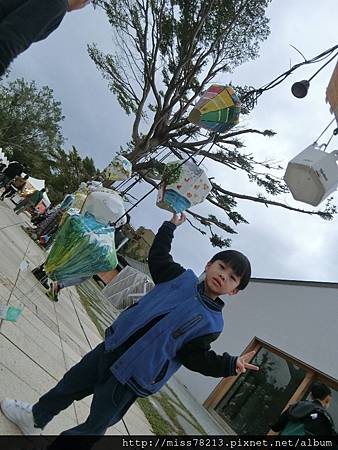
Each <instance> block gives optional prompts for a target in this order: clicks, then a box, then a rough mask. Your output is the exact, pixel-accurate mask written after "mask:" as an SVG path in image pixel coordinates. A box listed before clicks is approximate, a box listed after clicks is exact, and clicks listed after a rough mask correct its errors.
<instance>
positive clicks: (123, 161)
mask: <svg viewBox="0 0 338 450" xmlns="http://www.w3.org/2000/svg"><path fill="white" fill-rule="evenodd" d="M131 172H132V164H131V162H130V161H129V160H128V159H127V158H125V157H124V156H122V155H116V156H114V158H113V159H112V161H111V163H110V164H109V166H108V167H106V168H105V169H104V171H103V173H104V176H105V178H106V179H107V180H109V181H112V182H113V181H123V180H126V179H127V178H130V177H131Z"/></svg>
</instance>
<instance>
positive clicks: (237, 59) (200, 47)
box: [88, 0, 335, 247]
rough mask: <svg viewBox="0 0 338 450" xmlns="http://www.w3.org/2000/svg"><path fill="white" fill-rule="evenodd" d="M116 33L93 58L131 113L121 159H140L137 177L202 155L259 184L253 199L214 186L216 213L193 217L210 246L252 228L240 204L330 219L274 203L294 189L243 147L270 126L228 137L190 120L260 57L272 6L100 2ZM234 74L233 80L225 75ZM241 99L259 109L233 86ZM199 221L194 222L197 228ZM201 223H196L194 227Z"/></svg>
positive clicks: (215, 0)
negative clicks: (215, 90)
mask: <svg viewBox="0 0 338 450" xmlns="http://www.w3.org/2000/svg"><path fill="white" fill-rule="evenodd" d="M94 3H95V5H96V6H98V7H100V8H102V9H103V10H104V11H105V13H106V15H107V17H108V20H109V23H110V25H111V27H112V33H113V42H114V50H113V52H112V53H110V54H104V53H103V52H102V51H100V50H99V48H98V47H97V46H96V45H95V44H93V45H90V46H89V47H88V50H89V55H90V57H91V58H92V60H93V61H94V63H95V64H96V66H97V67H98V69H99V70H100V71H101V73H102V75H103V77H104V78H105V79H106V80H107V81H108V84H109V88H110V90H111V91H112V92H113V94H115V96H116V98H117V100H118V102H119V104H120V106H121V107H122V108H123V109H124V111H125V112H126V113H127V114H130V115H133V116H134V122H133V127H132V136H131V140H130V142H129V143H127V144H126V147H125V148H124V149H123V154H124V155H125V156H126V157H127V158H128V159H129V160H130V161H132V163H133V171H134V172H133V173H134V174H136V175H138V176H139V178H140V179H143V180H144V181H146V182H147V183H150V184H152V185H153V186H155V185H156V182H155V181H154V179H153V178H151V177H150V176H149V173H150V172H152V173H153V172H154V171H155V172H157V173H158V172H160V173H161V171H163V163H162V162H161V161H160V157H161V156H162V153H163V151H166V149H169V150H170V155H172V156H175V157H176V158H178V159H185V158H187V157H188V156H190V157H193V156H194V155H196V154H197V152H198V154H199V155H200V156H202V157H205V158H206V159H207V160H209V161H213V162H216V163H218V165H219V166H220V168H222V169H226V170H239V171H241V172H244V174H246V175H247V177H248V180H249V182H251V183H256V185H257V186H258V188H259V189H258V193H257V195H256V196H252V195H247V194H244V193H240V192H233V191H230V190H227V189H225V188H224V187H223V186H220V185H219V184H217V183H216V182H214V181H213V182H212V185H213V189H212V192H211V193H210V195H209V197H208V199H207V200H208V202H210V203H211V204H212V205H213V206H214V207H216V208H217V210H218V215H217V217H216V215H214V214H212V215H208V216H206V217H205V216H202V215H200V214H197V213H195V212H192V211H190V212H189V213H190V215H191V216H192V217H193V221H192V222H191V221H190V223H191V225H192V226H194V227H195V228H196V229H198V230H199V231H200V232H201V233H203V234H205V233H206V231H205V229H203V228H199V226H198V222H199V223H200V224H202V225H204V226H206V227H207V230H208V231H209V233H210V235H211V242H212V244H213V245H215V246H219V247H224V246H228V245H229V244H230V239H227V238H226V239H223V238H222V237H221V236H218V235H217V234H216V233H215V228H216V229H221V230H222V231H224V232H226V233H236V231H235V229H234V228H233V226H234V225H237V224H240V223H247V221H246V219H245V218H244V217H243V216H242V215H241V214H240V213H239V212H238V211H237V210H236V208H237V201H238V199H244V200H249V201H254V202H257V203H261V204H263V205H265V206H270V205H275V206H279V207H283V208H287V209H289V210H292V211H298V212H302V213H306V214H315V215H319V216H321V217H322V218H324V219H330V218H331V217H332V214H333V213H334V212H335V207H334V206H332V205H331V203H330V202H328V203H327V204H326V206H325V208H324V210H323V211H317V210H316V211H309V210H303V209H299V208H292V207H290V206H288V205H286V204H283V203H281V202H278V201H274V200H272V199H271V197H272V196H275V195H278V194H283V193H286V192H288V189H287V186H286V185H285V184H284V182H283V180H282V179H281V178H280V175H279V172H278V170H281V167H280V166H279V165H278V164H274V163H273V162H271V161H270V162H269V161H263V162H261V161H256V160H255V159H254V157H253V156H252V154H251V153H248V152H245V151H243V149H244V144H243V142H242V141H241V138H242V137H244V136H245V135H246V134H249V133H256V134H259V135H262V136H263V137H271V136H273V135H274V134H275V133H274V132H272V131H270V130H256V129H243V128H241V127H236V128H235V129H233V130H231V131H230V132H228V133H225V134H222V135H220V134H214V133H208V132H205V131H203V130H202V129H200V128H198V127H196V126H195V125H192V124H191V123H189V121H188V119H187V115H188V114H187V113H188V110H189V108H190V107H191V105H193V104H194V103H195V102H196V100H197V99H198V96H199V94H200V93H201V91H203V90H204V89H205V88H206V87H207V86H208V85H209V84H210V83H211V82H215V81H218V82H220V81H221V80H222V81H224V80H225V74H229V73H231V71H232V70H233V69H234V68H235V67H237V66H239V65H240V64H242V63H244V62H245V61H248V60H252V59H254V58H256V57H257V56H258V52H259V45H260V43H261V42H262V41H264V40H265V39H266V38H267V36H268V35H269V26H268V19H267V17H266V16H265V10H266V8H267V6H268V4H269V0H239V1H235V0H189V1H188V0H95V1H94ZM226 78H229V75H227V76H226ZM235 88H236V90H237V92H238V93H239V95H240V97H241V99H242V100H243V109H242V112H243V113H244V114H247V113H249V112H250V110H251V109H252V108H253V106H254V104H253V103H254V102H253V97H252V96H250V95H247V94H248V92H250V91H251V90H252V87H250V86H242V87H241V86H235ZM196 221H197V222H196ZM196 223H197V226H196Z"/></svg>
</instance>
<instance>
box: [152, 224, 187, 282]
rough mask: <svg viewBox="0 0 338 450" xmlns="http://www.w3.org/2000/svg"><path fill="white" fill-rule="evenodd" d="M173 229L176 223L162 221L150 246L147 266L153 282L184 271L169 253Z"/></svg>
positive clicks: (170, 277) (169, 277)
mask: <svg viewBox="0 0 338 450" xmlns="http://www.w3.org/2000/svg"><path fill="white" fill-rule="evenodd" d="M175 229H176V225H175V224H173V223H172V222H167V221H166V222H164V223H163V224H162V226H161V227H160V228H159V230H158V232H157V234H156V236H155V239H154V242H153V245H152V246H151V248H150V251H149V256H148V266H149V270H150V274H151V276H152V279H153V281H154V283H155V284H158V283H164V282H165V281H169V280H172V279H173V278H176V277H178V276H180V275H181V274H182V273H183V272H184V271H185V269H184V267H182V266H181V265H180V264H178V263H176V262H174V261H173V258H172V256H171V255H170V250H171V242H172V240H173V237H174V231H175Z"/></svg>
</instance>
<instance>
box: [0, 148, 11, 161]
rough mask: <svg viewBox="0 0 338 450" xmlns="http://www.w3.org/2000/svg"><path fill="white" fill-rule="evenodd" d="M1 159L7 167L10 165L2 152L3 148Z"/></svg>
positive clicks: (0, 150)
mask: <svg viewBox="0 0 338 450" xmlns="http://www.w3.org/2000/svg"><path fill="white" fill-rule="evenodd" d="M0 159H1V160H2V162H3V163H4V164H6V165H8V163H9V161H8V159H7V158H6V155H5V154H4V152H3V151H2V148H0Z"/></svg>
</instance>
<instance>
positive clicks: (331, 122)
mask: <svg viewBox="0 0 338 450" xmlns="http://www.w3.org/2000/svg"><path fill="white" fill-rule="evenodd" d="M335 120H336V118H335V117H334V118H333V119H332V120H331V121H330V123H329V124H328V126H327V127H326V128H325V129H324V131H322V133H321V134H320V135H319V136H318V137H317V139H316V140H315V141H314V144H316V143H317V142H318V140H319V139H320V138H321V137H322V136H323V134H324V133H325V132H326V131H327V130H328V129H329V128H330V126H331V125H332V124H333V122H334V121H335ZM333 136H334V134H333V135H332V136H331V138H330V141H331V139H332V137H333ZM330 141H329V142H328V143H327V144H324V145H325V148H326V147H327V146H328V145H329V143H330Z"/></svg>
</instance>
